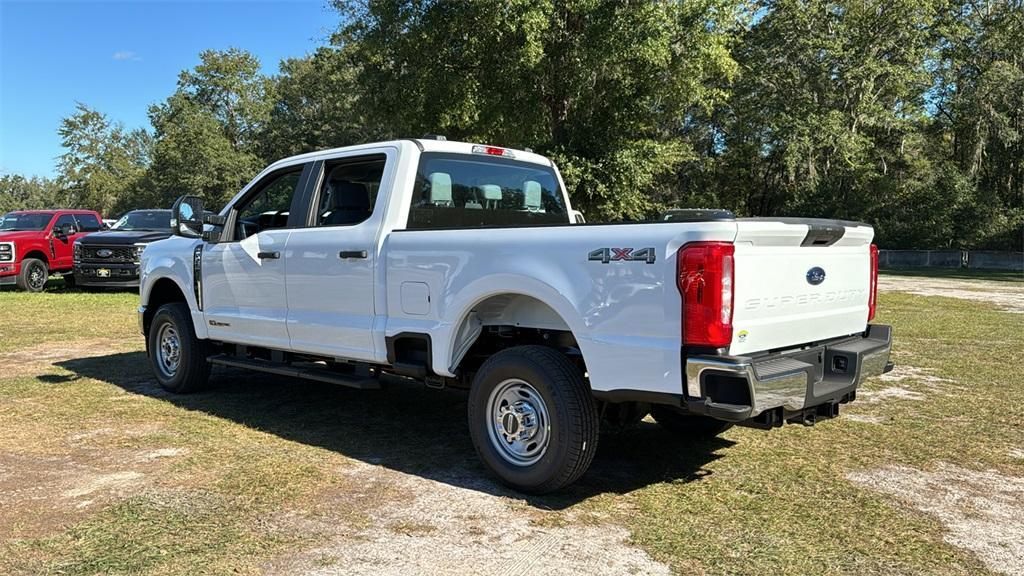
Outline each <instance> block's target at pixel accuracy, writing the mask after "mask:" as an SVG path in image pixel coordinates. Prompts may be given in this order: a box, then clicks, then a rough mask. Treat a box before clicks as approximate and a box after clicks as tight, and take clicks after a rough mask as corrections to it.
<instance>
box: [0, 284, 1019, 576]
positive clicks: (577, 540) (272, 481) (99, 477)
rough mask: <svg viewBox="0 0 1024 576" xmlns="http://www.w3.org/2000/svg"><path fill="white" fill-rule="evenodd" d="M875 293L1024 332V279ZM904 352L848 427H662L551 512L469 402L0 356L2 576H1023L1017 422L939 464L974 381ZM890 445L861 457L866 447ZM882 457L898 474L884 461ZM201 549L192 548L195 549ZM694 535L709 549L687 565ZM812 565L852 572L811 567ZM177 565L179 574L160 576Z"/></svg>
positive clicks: (129, 347) (107, 354)
mask: <svg viewBox="0 0 1024 576" xmlns="http://www.w3.org/2000/svg"><path fill="white" fill-rule="evenodd" d="M880 288H881V289H882V290H883V291H886V292H891V293H900V292H902V293H909V294H914V295H919V296H925V297H929V298H931V297H934V296H942V297H948V298H955V299H958V300H963V301H967V302H970V303H971V305H972V306H973V305H976V303H978V302H987V303H990V304H994V305H995V306H996V307H998V309H999V310H1000V312H999V314H1001V315H1002V316H1010V315H1016V314H1018V313H1022V312H1024V283H1012V282H984V281H976V280H953V279H931V278H914V277H895V276H883V277H882V278H881V279H880ZM921 301H923V300H920V299H918V300H916V301H913V302H921ZM884 302H885V301H884V300H883V303H884ZM938 309H941V307H939V308H938ZM912 313H914V306H913V305H907V307H906V310H904V309H903V308H900V307H899V306H897V307H896V310H895V311H894V312H893V314H894V316H895V317H896V319H897V320H898V321H902V320H901V319H902V318H904V316H901V314H912ZM1000 318H1001V317H1000ZM131 320H132V319H130V318H127V319H126V320H125V324H126V326H127V325H128V324H129V323H130V322H131ZM915 321H918V322H921V323H922V324H925V323H926V322H924V321H922V320H921V319H917V318H915ZM1011 325H1012V324H1011ZM1016 325H1017V326H1018V327H1019V324H1016ZM132 329H133V328H129V327H126V328H125V330H126V334H131V330H132ZM900 334H901V337H903V338H905V342H907V345H906V346H903V347H901V349H900V350H898V351H897V353H896V356H895V359H896V361H897V368H896V370H894V371H893V372H891V373H889V374H886V375H884V376H883V377H880V378H877V379H873V380H872V381H870V382H869V383H868V384H867V385H865V386H864V387H863V389H862V390H860V391H858V396H859V401H858V402H857V403H855V404H854V405H851V408H849V409H847V408H845V407H844V412H843V414H842V416H841V417H840V419H839V420H838V421H837V423H836V424H837V425H832V427H828V426H829V425H828V424H826V425H825V426H823V427H815V428H814V429H807V430H806V431H805V429H802V428H801V427H798V426H793V427H786V429H785V431H774V432H771V433H767V434H766V433H762V432H760V431H749V430H746V429H734V431H732V432H730V433H728V434H727V439H725V440H714V441H712V442H711V443H709V444H704V445H700V446H698V447H697V448H694V447H693V445H692V444H691V443H683V442H677V441H674V440H672V439H669V438H668V437H667V436H666V435H665V433H664V431H661V430H660V429H658V428H657V426H655V425H654V424H652V423H650V422H647V423H645V424H644V427H643V428H642V430H641V431H640V432H638V433H636V434H635V435H632V436H630V435H625V436H612V437H605V436H602V443H603V444H602V447H601V448H600V450H601V451H600V452H599V456H598V458H597V460H596V461H595V465H594V468H593V470H592V472H591V473H589V474H588V475H587V476H586V477H585V478H584V479H583V481H582V482H581V485H580V486H578V487H575V488H573V489H572V490H571V491H570V492H569V494H568V495H566V496H564V497H562V496H556V497H554V498H541V499H534V498H524V497H522V495H519V494H516V493H514V492H511V491H509V490H507V489H505V488H503V487H501V486H500V485H498V484H497V483H496V482H494V481H493V479H491V478H490V477H489V476H488V475H487V474H486V473H485V472H484V471H483V470H482V468H481V467H480V465H479V464H478V463H477V462H476V460H475V455H474V454H473V451H472V447H471V445H470V444H469V442H468V439H467V438H465V434H464V423H463V422H462V420H461V419H462V414H463V410H464V404H461V402H463V401H462V400H460V399H459V398H461V397H460V396H458V394H457V393H449V392H441V393H438V392H434V391H423V390H418V391H416V392H415V393H412V394H410V393H406V392H403V391H401V390H398V391H387V390H385V391H378V392H373V393H359V392H355V391H347V390H343V391H341V392H338V391H337V390H336V389H330V388H325V387H323V386H320V385H314V384H309V383H295V384H289V385H288V387H286V388H282V385H281V382H280V381H279V380H275V379H273V378H265V377H262V376H253V375H250V374H247V373H240V372H237V371H224V370H220V369H218V371H217V372H216V373H215V380H216V381H217V382H218V384H217V387H216V388H215V389H214V391H213V392H212V393H210V394H199V395H193V396H188V397H171V396H169V395H168V394H166V393H164V392H163V391H162V390H161V389H160V388H159V387H158V386H156V384H155V383H154V382H153V380H152V378H151V377H150V376H149V374H148V367H147V366H146V363H145V356H144V354H143V352H142V347H141V341H140V339H139V338H137V337H135V336H134V335H132V336H130V337H126V338H114V337H99V338H95V337H89V338H81V339H75V338H68V339H65V340H63V341H60V342H59V343H47V344H38V345H31V346H25V347H21V348H19V349H16V350H13V351H11V352H7V353H3V354H0V388H2V389H0V393H3V394H4V396H3V398H4V399H5V400H4V401H3V402H0V572H4V571H5V568H6V571H8V572H11V573H24V574H36V573H70V574H97V573H123V574H129V573H132V574H134V573H156V574H176V573H184V572H188V571H196V568H195V567H196V566H201V568H198V571H200V572H209V573H225V572H229V571H237V572H239V573H254V574H274V575H282V576H293V575H295V576H297V575H306V574H314V575H325V576H327V575H340V574H355V575H360V574H403V575H404V574H439V575H456V574H458V575H462V574H488V575H492V574H523V573H529V574H537V575H543V574H552V575H554V574H587V575H618V574H657V575H661V574H671V573H693V574H704V573H719V572H730V573H732V572H746V573H765V571H766V569H767V567H775V568H777V570H771V571H772V572H776V573H780V574H790V573H806V572H808V571H812V572H818V571H820V572H827V573H854V574H863V573H878V574H881V573H886V574H887V573H904V574H910V573H913V574H916V573H950V574H964V573H972V574H973V573H985V572H992V573H1000V574H1024V523H1022V522H1024V520H1022V519H1024V478H1022V477H1021V475H1020V474H1019V473H1017V472H1015V470H1019V469H1020V462H1021V461H1022V460H1024V442H1021V429H1022V428H1021V424H1020V423H1019V419H1016V418H1014V419H1011V420H1010V424H1009V425H1007V424H1006V423H1001V424H1000V423H996V424H993V427H995V428H998V430H997V431H996V432H994V433H993V434H994V436H993V437H999V436H1001V435H1005V436H1009V437H1010V440H1009V441H1008V442H1007V443H1006V444H1005V445H1002V447H1000V448H999V450H1002V452H1001V455H996V456H989V455H988V453H987V452H985V450H988V449H989V448H990V446H985V447H976V446H967V445H968V444H971V443H970V442H968V441H967V440H969V438H965V447H964V449H963V450H962V451H961V452H962V453H963V458H962V460H956V461H954V459H953V458H952V457H953V456H956V455H958V454H960V453H959V452H957V451H956V450H955V448H954V449H953V450H948V451H944V450H947V448H948V446H937V447H933V446H932V445H931V444H929V443H928V442H929V440H928V436H929V434H932V433H933V432H932V431H931V429H928V430H926V431H925V432H918V430H915V429H916V428H918V429H919V428H921V427H923V426H931V423H932V422H942V421H943V419H947V418H948V426H950V427H955V426H957V425H962V424H963V423H965V422H969V421H968V420H967V419H965V417H964V416H963V415H961V414H950V413H949V408H947V407H945V406H947V405H946V404H941V406H943V407H942V408H935V406H939V405H940V404H938V403H939V402H943V403H944V402H956V399H957V398H958V397H961V396H962V395H963V394H968V393H971V391H972V389H973V384H972V383H971V382H970V381H969V379H968V378H967V377H965V376H964V373H955V372H953V371H952V370H943V369H941V368H938V367H937V366H939V364H937V363H936V362H935V361H934V360H933V359H930V358H929V357H927V355H925V354H923V353H922V352H920V350H929V349H930V348H929V347H928V346H927V345H921V348H915V346H918V345H920V343H922V342H926V341H927V340H928V339H930V338H934V337H935V336H934V335H933V334H932V327H929V328H928V329H926V330H922V331H921V332H920V333H917V334H915V333H913V331H904V332H901V333H900ZM912 350H913V351H912ZM966 373H967V374H970V372H969V371H968V372H966ZM1017 397H1018V398H1019V396H1017ZM953 405H956V404H953ZM936 411H937V412H936ZM1011 418H1012V417H1011ZM5 419H6V420H5ZM5 422H17V423H18V424H17V425H10V424H6V423H5ZM903 423H907V426H908V428H906V432H905V433H901V432H896V433H891V432H889V430H890V429H891V427H893V426H896V425H897V424H903ZM843 426H849V427H851V428H843ZM935 430H938V429H935ZM986 432H987V431H986ZM768 434H771V435H768ZM829 434H832V435H833V437H832V438H831V439H829ZM883 434H892V435H891V436H885V437H886V438H888V440H885V441H882V442H880V443H879V444H878V446H876V447H875V448H873V449H870V450H867V451H866V454H864V453H862V452H865V451H862V450H860V449H857V448H856V446H857V443H858V442H868V441H870V440H871V439H873V438H875V437H878V436H881V435H883ZM917 434H920V435H921V436H923V438H924V440H919V439H918V438H916V436H915V435H917ZM904 441H906V442H908V445H907V446H898V444H899V443H900V442H904ZM918 441H920V442H923V443H921V444H914V442H918ZM811 442H819V444H816V445H814V446H815V447H811V445H810V444H809V443H811ZM943 444H945V445H948V444H949V442H945V443H943ZM979 444H984V443H983V442H982V443H979ZM833 445H835V446H844V445H845V446H849V447H851V449H850V450H849V451H848V452H847V453H845V455H844V456H843V458H845V460H843V464H842V465H840V464H836V463H834V462H832V458H815V457H813V456H812V457H810V458H808V457H806V455H808V454H814V453H817V452H815V451H816V450H832V448H831V446H833ZM889 446H892V447H893V448H892V450H893V452H892V455H891V456H889V457H888V458H887V459H889V460H891V461H892V463H886V462H884V461H879V459H872V453H871V450H875V451H878V450H885V449H888V447H889ZM922 446H925V447H928V448H929V449H933V448H934V450H935V454H934V455H932V456H928V457H925V456H921V455H920V454H919V452H920V447H922ZM993 449H994V448H993ZM776 450H777V451H779V452H778V454H777V455H774V456H773V455H772V452H773V451H776ZM840 450H841V449H840ZM901 451H902V452H901ZM723 455H724V456H727V457H726V458H724V460H719V458H720V457H721V456H723ZM1000 458H1001V459H1002V460H1000ZM744 459H747V460H749V461H747V460H744ZM993 459H994V461H997V462H1002V463H1001V464H1000V465H998V466H993V465H991V462H992V461H993ZM881 460H886V459H885V458H883V459H881ZM716 461H717V462H716ZM783 461H784V462H787V463H789V464H790V465H791V466H792V468H791V469H787V468H786V467H785V466H780V462H783ZM722 462H724V464H723V463H722ZM1007 462H1008V463H1007ZM805 477H806V478H805ZM824 479H827V481H828V482H834V483H835V485H834V486H833V485H827V486H826V485H825V484H823V481H824ZM804 480H806V484H801V481H804ZM790 490H791V491H792V493H790V492H788V491H790ZM830 490H834V491H831V492H830ZM808 491H818V492H817V493H815V495H814V496H813V498H816V499H821V500H822V501H824V502H827V503H828V504H829V506H826V508H829V509H830V510H831V509H833V508H834V507H839V508H835V509H834V510H833V511H830V512H828V513H827V514H826V518H825V519H824V520H821V521H820V522H819V523H817V524H815V522H814V521H813V520H812V519H808V518H803V517H799V516H793V517H792V518H791V519H789V520H780V524H778V525H774V524H771V523H770V522H768V519H769V518H772V517H774V516H776V515H779V514H784V511H785V510H800V509H801V506H803V507H806V504H807V500H806V498H807V493H808ZM851 491H852V492H855V493H856V494H857V495H855V496H851V495H850V494H851ZM876 498H877V499H880V500H875V499H876ZM759 502H763V503H765V505H766V509H764V510H760V511H759V509H758V503H759ZM844 506H846V507H849V508H843V507H844ZM716 510H717V511H716ZM844 510H845V511H844ZM860 511H863V514H864V518H860V517H859V516H860ZM723 514H727V515H730V516H729V518H726V517H724V516H723ZM833 514H834V515H833ZM844 514H845V515H844ZM733 515H735V518H733V517H732V516H733ZM175 519H178V520H175ZM178 521H180V524H174V522H178ZM719 521H721V523H719ZM859 522H864V524H863V525H862V526H860V527H859V528H856V530H857V531H870V530H876V531H877V534H876V536H875V537H871V536H866V537H865V540H864V541H863V542H857V543H854V544H851V545H849V546H848V545H847V544H846V542H845V540H846V539H847V538H849V536H848V534H849V533H847V532H843V531H842V530H845V529H846V528H847V527H850V528H849V529H850V530H854V529H855V528H853V527H855V526H858V523H859ZM903 522H906V524H905V525H903V524H901V523H903ZM837 529H839V531H838V532H835V533H833V532H831V531H832V530H837ZM191 531H195V533H196V541H194V542H193V541H190V540H187V537H186V541H185V542H184V543H182V542H181V541H180V539H181V538H182V537H183V536H182V535H186V534H188V533H189V532H191ZM716 532H721V534H722V542H721V543H719V541H718V540H716V536H717V535H716ZM822 534H828V535H829V536H828V538H829V540H825V541H824V543H821V542H809V543H808V544H807V546H806V547H802V545H800V542H801V541H802V540H807V539H808V538H814V537H817V536H819V535H822ZM695 535H696V538H698V539H703V540H704V541H703V542H700V543H698V545H695V546H694V547H692V548H686V547H684V546H683V544H689V543H693V541H694V540H695ZM215 537H216V538H222V539H223V540H224V542H215V541H214V538H215ZM833 540H834V542H833ZM680 543H682V544H680ZM716 543H718V544H716ZM876 544H881V547H879V548H875V547H874V546H875V545H876ZM716 545H717V546H718V547H717V548H716V547H715V546H716ZM821 546H834V548H835V550H836V551H835V552H831V553H833V554H838V556H836V555H833V556H828V557H827V560H824V559H814V558H811V559H809V560H807V559H806V557H807V556H808V555H811V554H814V553H815V550H813V549H814V548H816V547H821ZM267 550H272V551H270V552H268V551H267ZM830 550H831V549H830ZM126 551H127V552H126ZM122 552H124V553H123V554H122ZM175 554H178V555H180V556H181V558H184V559H183V560H181V562H180V563H175V561H174V560H166V559H167V558H169V557H171V556H174V555H175ZM914 554H920V555H921V556H920V557H919V558H918V557H913V558H912V556H913V555H914ZM189 555H191V557H192V558H193V559H188V556H189ZM204 555H206V556H204ZM773 555H775V556H773ZM847 555H848V556H847ZM887 555H891V556H887ZM207 556H208V557H209V558H211V559H212V560H211V561H210V562H207V561H206V560H204V559H205V558H206V557H207ZM242 558H246V559H248V558H252V559H253V560H252V563H246V562H243V561H241V560H240V559H242ZM837 558H842V559H845V560H844V561H846V562H847V564H836V562H837V561H838V560H837ZM804 561H806V563H804V564H800V563H799V562H804ZM748 563H749V565H748ZM721 566H725V567H727V568H724V569H721V570H718V569H716V568H717V567H721ZM744 567H746V568H744ZM825 568H828V569H825Z"/></svg>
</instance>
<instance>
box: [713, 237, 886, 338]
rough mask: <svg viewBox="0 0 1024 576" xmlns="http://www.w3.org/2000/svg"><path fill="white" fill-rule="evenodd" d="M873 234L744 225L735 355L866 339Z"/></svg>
mask: <svg viewBox="0 0 1024 576" xmlns="http://www.w3.org/2000/svg"><path fill="white" fill-rule="evenodd" d="M873 236H874V231H873V230H872V228H871V227H870V226H866V225H857V224H854V223H840V222H838V221H826V220H779V221H772V220H753V219H752V220H743V219H741V220H738V221H737V236H736V241H735V247H736V252H735V266H736V269H735V270H736V273H735V293H734V311H733V336H732V338H733V339H732V345H731V346H730V347H729V353H730V354H746V353H751V352H758V351H764V350H771V349H777V348H786V347H790V346H795V345H799V344H806V343H810V342H817V341H821V340H826V339H829V338H834V337H838V336H845V335H849V334H855V333H858V332H862V331H863V330H864V329H865V327H866V325H867V317H868V299H869V294H870V282H871V256H870V244H871V239H872V237H873Z"/></svg>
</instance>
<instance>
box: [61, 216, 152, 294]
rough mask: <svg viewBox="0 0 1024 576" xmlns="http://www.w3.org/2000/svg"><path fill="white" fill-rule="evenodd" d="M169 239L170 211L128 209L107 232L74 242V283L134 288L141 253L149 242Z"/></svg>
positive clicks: (137, 283)
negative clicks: (129, 210)
mask: <svg viewBox="0 0 1024 576" xmlns="http://www.w3.org/2000/svg"><path fill="white" fill-rule="evenodd" d="M170 236H171V211H170V210H132V211H131V212H128V213H126V214H125V215H123V216H121V218H120V219H118V221H117V222H115V223H114V225H113V226H112V227H111V228H110V230H107V231H104V232H96V233H95V234H90V235H89V236H85V237H83V238H81V239H80V240H78V241H77V242H75V248H74V260H75V283H76V284H77V285H79V286H92V287H100V286H105V287H111V288H134V287H137V286H138V285H139V257H140V256H141V254H142V251H143V250H144V249H145V248H146V245H147V244H149V243H150V242H156V241H157V240H163V239H165V238H168V237H170Z"/></svg>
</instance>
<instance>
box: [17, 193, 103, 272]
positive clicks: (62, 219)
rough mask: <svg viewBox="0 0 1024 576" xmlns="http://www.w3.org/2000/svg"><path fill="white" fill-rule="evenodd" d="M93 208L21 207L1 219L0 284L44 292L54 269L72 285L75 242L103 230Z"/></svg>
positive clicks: (98, 216)
mask: <svg viewBox="0 0 1024 576" xmlns="http://www.w3.org/2000/svg"><path fill="white" fill-rule="evenodd" d="M101 222H102V220H101V219H100V215H99V214H98V213H96V212H93V211H92V210H18V211H15V212H8V213H7V214H5V215H4V216H3V218H0V286H3V285H9V284H16V285H17V286H18V288H21V289H22V290H27V291H29V292H42V291H43V288H44V287H45V286H46V281H47V279H48V278H49V277H50V273H51V272H58V273H62V274H63V275H64V281H65V282H66V283H67V284H68V285H69V286H73V285H74V281H75V277H74V276H73V275H72V273H71V271H72V267H73V265H74V264H73V259H72V250H73V247H74V245H75V241H76V240H78V239H79V238H82V237H83V236H85V235H86V234H91V233H92V232H96V231H98V230H100V229H102V226H103V225H102V223H101Z"/></svg>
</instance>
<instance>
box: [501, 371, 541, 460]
mask: <svg viewBox="0 0 1024 576" xmlns="http://www.w3.org/2000/svg"><path fill="white" fill-rule="evenodd" d="M487 418H488V422H487V432H488V437H489V438H490V440H491V445H492V446H494V448H495V449H496V451H497V452H498V454H499V455H500V456H501V457H502V458H503V459H505V461H507V462H509V463H510V464H514V465H516V466H529V465H531V464H535V463H536V462H537V461H538V460H540V459H541V457H543V456H544V452H545V451H546V450H547V448H548V442H549V441H550V438H551V420H550V419H549V418H548V407H547V404H545V403H544V398H543V397H541V395H540V392H537V389H536V388H534V387H533V386H531V385H530V384H529V383H528V382H526V381H524V380H520V379H518V378H510V379H508V380H505V381H503V382H501V383H500V384H498V385H497V386H496V387H495V388H494V390H492V391H491V395H490V398H489V399H488V401H487Z"/></svg>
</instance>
